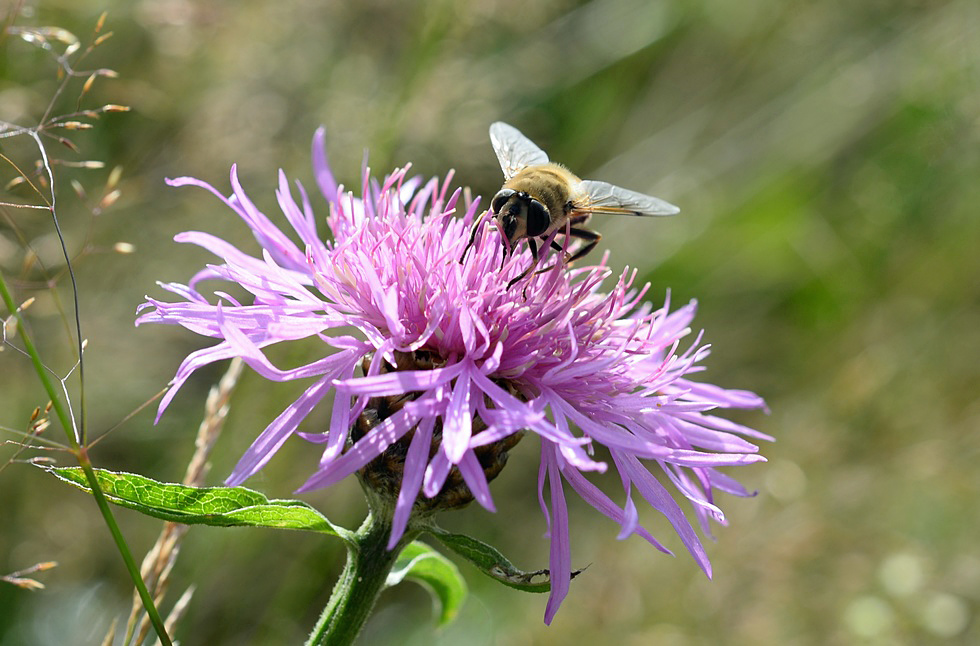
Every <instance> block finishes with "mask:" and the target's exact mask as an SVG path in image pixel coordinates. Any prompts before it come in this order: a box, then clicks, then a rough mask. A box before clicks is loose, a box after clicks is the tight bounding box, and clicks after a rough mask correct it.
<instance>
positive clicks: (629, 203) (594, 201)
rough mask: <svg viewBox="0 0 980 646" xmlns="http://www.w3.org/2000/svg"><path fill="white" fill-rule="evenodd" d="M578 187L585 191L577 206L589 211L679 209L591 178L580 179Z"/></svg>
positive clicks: (641, 212)
mask: <svg viewBox="0 0 980 646" xmlns="http://www.w3.org/2000/svg"><path fill="white" fill-rule="evenodd" d="M579 188H580V189H581V190H582V191H583V192H584V193H585V196H584V197H582V198H581V200H580V204H576V206H577V207H578V208H580V209H581V210H583V211H588V212H590V213H613V214H617V215H674V214H675V213H680V209H679V208H677V207H676V206H674V205H673V204H671V203H670V202H665V201H664V200H661V199H659V198H656V197H653V196H651V195H644V194H643V193H637V192H636V191H631V190H629V189H625V188H621V187H619V186H613V185H612V184H607V183H606V182H598V181H596V180H592V179H586V180H582V182H581V184H580V185H579Z"/></svg>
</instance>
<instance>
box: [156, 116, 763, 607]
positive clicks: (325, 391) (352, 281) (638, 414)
mask: <svg viewBox="0 0 980 646" xmlns="http://www.w3.org/2000/svg"><path fill="white" fill-rule="evenodd" d="M313 166H314V171H315V175H316V181H317V183H318V185H319V188H320V191H321V192H322V194H323V196H324V197H325V198H326V200H327V201H328V202H329V213H328V215H327V217H326V222H327V225H328V227H329V229H330V232H331V233H332V238H333V239H332V241H329V242H324V241H323V239H322V238H321V237H320V236H321V234H319V233H318V232H317V228H316V220H315V217H314V211H313V207H312V206H311V203H310V201H309V199H308V196H307V194H306V192H305V191H304V190H303V188H302V186H299V185H297V188H296V193H297V194H298V196H299V200H298V201H297V199H296V197H295V196H294V193H293V190H292V189H291V187H290V185H289V183H288V182H287V180H286V178H285V176H284V174H283V173H282V172H280V178H279V188H278V191H277V197H278V202H279V206H280V208H281V209H282V212H283V215H285V218H286V220H287V221H288V223H289V225H290V227H291V229H292V232H291V233H290V234H289V235H287V234H286V233H284V232H283V231H282V230H281V229H280V228H278V227H277V226H276V225H274V224H273V223H272V222H271V221H270V220H269V218H267V217H266V216H265V215H264V214H262V213H261V212H260V211H259V210H258V209H257V208H256V207H255V206H254V204H253V203H252V202H251V201H250V200H249V198H248V196H247V195H246V194H245V192H244V191H243V190H242V187H241V185H240V184H239V182H238V179H237V176H236V173H235V170H234V168H233V169H232V173H231V184H232V188H233V192H232V194H231V195H230V196H228V197H225V196H224V195H222V194H221V193H219V192H218V191H217V190H215V189H214V188H213V187H211V186H210V185H208V184H206V183H204V182H201V181H199V180H196V179H191V178H180V179H176V180H173V181H171V182H170V183H171V185H174V186H182V185H188V184H190V185H195V186H200V187H203V188H205V189H207V190H209V191H211V192H212V193H214V194H215V195H216V196H217V197H218V198H219V199H221V200H222V201H223V202H224V203H225V204H226V205H227V206H228V207H230V208H231V209H232V210H233V211H234V212H235V213H236V214H237V215H238V216H240V217H241V218H242V219H243V220H244V221H245V222H246V224H247V225H248V226H249V228H250V229H251V230H252V234H253V235H254V237H255V239H256V240H257V241H258V243H259V245H260V247H261V250H262V252H261V256H259V257H256V256H252V255H249V254H246V253H245V252H243V251H240V250H239V249H237V248H235V247H234V246H232V245H230V244H229V243H227V242H225V241H223V240H220V239H218V238H216V237H214V236H212V235H209V234H207V233H202V232H186V233H182V234H180V235H178V236H177V237H176V240H177V241H178V242H189V243H193V244H197V245H199V246H201V247H204V248H205V249H208V250H209V251H211V252H212V253H214V254H215V255H216V256H217V257H218V258H219V259H220V262H219V263H218V264H214V265H208V266H207V267H206V268H204V269H203V270H202V271H200V272H198V273H197V274H196V275H195V276H194V277H193V278H192V279H191V280H190V282H189V283H188V284H187V285H182V284H175V283H168V284H163V285H161V286H162V287H163V288H164V289H165V290H167V291H169V292H172V293H173V294H175V295H176V296H177V297H178V298H177V300H176V301H175V302H166V301H161V300H157V299H152V298H147V302H146V303H144V304H143V305H142V306H141V308H140V312H141V313H140V316H139V318H138V320H137V323H138V324H140V323H169V324H177V325H182V326H184V327H185V328H187V329H189V330H191V331H193V332H196V333H198V334H201V335H204V336H209V337H212V338H214V339H216V340H217V343H216V344H214V345H212V346H210V347H207V348H205V349H202V350H199V351H197V352H194V353H192V354H190V355H189V356H188V357H187V358H186V359H185V360H184V361H183V363H182V364H181V366H180V368H179V369H178V370H177V375H176V376H175V378H174V380H173V382H172V386H171V388H170V390H169V391H168V393H167V395H166V396H165V397H164V398H163V400H162V401H161V403H160V408H159V413H160V414H162V412H163V411H164V409H166V407H167V406H168V404H169V403H170V401H171V400H172V398H173V396H174V394H175V393H176V392H177V390H178V389H179V388H180V387H181V385H182V384H183V383H184V382H185V381H186V380H187V378H188V377H189V376H190V375H191V373H193V372H194V371H195V370H197V369H198V368H200V367H202V366H204V365H207V364H209V363H211V362H214V361H218V360H221V359H227V358H230V357H242V358H243V359H244V361H245V362H246V363H248V365H250V366H251V367H252V368H253V369H254V370H255V371H256V372H258V373H259V374H260V375H262V376H264V377H266V378H267V379H270V380H272V381H287V380H293V379H311V380H312V383H311V384H310V386H309V387H308V388H307V389H306V391H305V392H304V393H303V394H302V395H301V396H300V397H299V398H298V399H297V400H296V401H294V402H292V403H291V404H289V405H288V406H287V407H286V408H285V410H284V411H283V412H282V413H281V414H280V415H279V416H278V417H277V418H276V419H275V420H273V421H272V422H271V423H270V424H269V425H268V427H266V429H265V430H264V431H263V432H262V433H261V434H260V435H259V436H258V438H257V439H256V440H255V442H254V443H253V444H252V445H251V447H250V448H249V449H248V451H247V452H246V453H245V455H244V456H243V457H242V458H241V460H240V461H239V463H238V465H237V466H236V467H235V469H234V471H233V472H232V474H231V475H230V477H229V478H228V481H227V482H228V484H238V483H241V482H243V481H244V480H245V479H247V478H248V477H249V476H251V475H253V474H255V473H256V472H257V471H259V470H260V469H261V468H262V467H263V466H264V465H265V464H266V463H267V462H268V461H269V460H270V459H271V458H272V456H273V455H274V454H275V453H276V451H277V450H278V449H279V447H281V446H282V444H283V443H284V442H285V441H286V440H287V439H288V438H289V437H290V436H292V435H298V436H299V437H301V438H303V439H304V440H306V441H309V442H311V443H314V444H319V445H322V455H321V457H320V461H319V464H318V465H317V467H316V468H315V470H314V471H313V473H312V475H310V477H309V479H308V480H307V481H306V482H305V484H303V486H302V487H301V491H308V490H312V489H317V488H321V487H326V486H328V485H330V484H333V483H335V482H337V481H339V480H341V479H343V478H346V477H348V476H349V475H351V474H353V473H360V474H361V476H362V478H366V479H368V480H369V481H371V480H373V482H369V484H370V485H371V486H372V487H374V488H376V489H386V488H387V489H389V490H390V491H389V493H390V496H391V498H392V499H393V500H395V512H394V527H393V530H392V536H391V542H390V545H394V544H395V543H396V542H397V540H398V538H399V537H400V536H401V534H402V533H403V532H404V530H405V528H406V526H407V524H408V522H409V520H410V517H411V513H412V510H413V506H414V507H415V509H416V511H418V510H419V509H420V507H419V506H422V507H423V508H425V506H426V505H427V504H428V507H427V508H428V509H432V508H445V507H449V506H453V505H454V504H457V503H459V502H466V501H468V500H470V499H475V500H476V501H477V502H479V503H480V504H481V505H482V506H484V507H485V508H487V509H489V510H493V509H494V505H493V499H492V496H491V494H490V490H489V486H488V482H489V480H490V479H492V477H493V476H495V475H496V473H497V472H498V471H499V469H500V467H502V466H503V462H504V461H505V460H506V455H507V451H509V450H510V449H512V448H513V447H514V445H515V444H516V441H517V439H519V438H520V437H521V436H522V434H527V433H531V434H536V435H537V436H538V437H539V439H540V450H541V461H540V469H539V475H538V497H539V500H540V504H541V507H542V511H543V512H544V514H545V519H546V522H547V525H548V535H549V536H550V538H551V556H550V571H551V581H552V591H551V597H550V599H549V603H548V607H547V610H546V615H545V619H546V621H549V622H550V621H551V619H552V618H553V617H554V614H555V612H556V611H557V609H558V605H559V604H560V603H561V601H562V599H563V598H564V596H565V594H566V593H567V591H568V586H569V581H570V578H571V554H570V547H569V529H568V514H567V507H566V504H565V487H564V485H566V484H567V485H569V486H570V487H571V489H572V490H573V491H575V492H576V493H577V494H579V495H580V496H582V497H583V498H584V499H585V500H586V501H587V502H588V503H589V504H590V505H592V506H593V507H595V508H596V509H597V510H598V511H599V512H600V513H602V514H604V515H605V516H608V517H609V518H611V519H612V520H614V521H615V522H616V523H618V524H619V525H620V528H621V529H620V532H619V537H620V538H625V537H627V536H629V535H630V534H639V535H640V536H642V537H643V538H644V539H645V540H647V541H649V542H650V543H651V544H652V545H653V546H654V547H656V548H657V549H659V550H661V551H664V552H668V550H667V549H666V548H665V547H664V546H663V545H661V544H660V543H659V542H658V541H657V540H656V539H655V538H654V537H653V536H652V535H651V534H650V533H649V532H648V531H647V530H646V529H645V528H644V527H643V526H642V525H641V524H640V523H639V518H638V513H637V507H636V503H635V500H634V494H639V496H640V497H641V498H642V499H643V500H645V501H646V502H647V503H648V504H650V505H651V506H653V507H654V508H655V509H657V510H658V511H660V512H661V513H663V514H664V516H666V517H667V519H668V520H669V522H670V523H671V525H672V526H673V527H674V529H675V531H676V532H677V534H678V535H679V536H680V538H681V540H682V542H683V543H684V545H685V546H686V548H687V549H688V550H689V551H690V553H691V554H692V555H693V556H694V558H695V560H696V561H697V563H698V564H699V565H700V566H701V567H702V568H703V569H704V571H705V572H706V573H708V574H709V575H710V565H709V563H708V559H707V557H706V555H705V552H704V550H703V549H702V546H701V543H700V540H699V539H698V536H697V534H696V533H695V531H694V529H693V528H692V526H691V524H690V523H689V521H688V520H687V518H686V517H685V515H684V513H683V511H682V510H681V508H680V506H679V505H678V504H677V503H676V502H675V500H674V498H673V497H672V495H671V492H670V491H669V490H668V488H667V487H665V486H664V485H663V484H662V483H661V481H660V480H659V479H658V478H657V477H655V476H654V475H653V473H651V471H650V467H654V469H655V470H658V471H662V472H663V474H664V475H665V476H666V478H667V481H669V482H670V483H671V484H672V485H673V487H674V489H676V491H677V492H679V493H680V494H681V495H683V497H685V498H687V499H688V500H690V501H691V503H693V509H694V513H695V515H696V517H697V519H698V521H699V523H700V525H701V528H702V531H704V532H707V531H708V523H709V520H711V519H713V520H715V521H717V522H722V523H723V522H724V515H723V514H722V512H721V510H720V509H719V508H718V507H717V505H716V504H715V500H714V490H719V491H723V492H726V493H731V494H735V495H740V496H744V495H748V492H747V491H746V490H745V489H743V488H742V487H741V486H740V485H739V484H738V483H737V482H735V481H734V480H733V479H732V478H730V477H729V476H727V475H723V474H722V473H721V472H720V471H718V467H726V466H733V465H740V464H749V463H752V462H757V461H761V460H763V459H764V458H762V457H761V456H760V455H758V453H757V447H756V446H755V445H754V444H752V443H751V442H749V441H748V440H747V439H745V438H755V439H770V438H768V437H767V436H765V435H763V434H761V433H759V432H757V431H754V430H752V429H749V428H747V427H744V426H741V425H739V424H736V423H734V422H731V421H728V420H726V419H723V418H721V417H717V416H716V415H714V414H713V412H712V411H714V410H715V409H719V408H760V407H763V406H764V404H763V402H762V400H761V399H760V398H759V397H758V396H756V395H754V394H752V393H749V392H746V391H736V390H725V389H722V388H719V387H717V386H713V385H709V384H704V383H699V382H694V381H691V380H690V379H689V377H690V375H691V374H693V373H695V372H698V371H700V370H701V369H702V368H701V361H702V360H703V359H704V358H705V357H706V356H707V354H708V346H706V345H702V344H701V343H700V336H698V337H697V338H696V339H695V340H694V341H693V342H691V343H689V344H687V345H686V347H682V346H681V340H682V339H683V338H684V337H686V336H688V335H689V334H690V333H691V330H690V327H689V325H690V323H691V320H692V318H693V316H694V311H695V305H694V303H689V304H687V305H685V306H682V307H680V308H679V309H677V310H675V311H673V312H671V311H670V303H669V299H668V302H665V303H664V305H663V306H662V307H658V308H654V307H652V306H651V305H650V304H649V303H647V302H645V301H644V300H643V298H644V295H645V293H646V290H647V288H646V287H644V288H641V289H633V287H632V283H633V279H634V276H635V272H633V273H628V272H623V274H622V275H620V276H618V278H616V280H615V282H614V284H613V285H612V288H611V289H610V290H609V291H608V292H603V291H600V290H601V286H602V284H603V282H604V281H605V280H606V279H608V278H610V274H611V273H612V272H611V271H610V270H609V269H608V268H607V267H606V266H605V259H603V262H602V263H600V264H599V265H598V266H593V267H582V268H575V269H568V268H565V267H562V266H555V267H553V268H551V269H547V270H545V271H542V272H538V273H536V274H532V275H531V276H530V277H529V278H527V279H525V280H526V287H525V288H524V289H521V288H520V287H519V286H515V287H514V288H512V289H508V288H507V285H508V282H509V281H510V280H511V279H512V278H513V277H514V276H517V275H519V274H520V273H521V272H522V271H523V270H524V269H525V268H526V267H527V265H528V263H530V262H531V260H530V253H529V252H528V251H526V250H524V251H521V252H515V253H513V254H511V255H509V256H507V255H505V247H504V245H503V244H502V239H501V237H500V234H499V233H498V232H497V231H496V230H495V229H494V228H493V227H491V226H489V224H488V225H486V226H484V227H482V228H479V229H478V231H477V236H476V240H475V243H474V245H473V247H472V248H471V249H470V250H469V252H468V254H467V256H466V259H465V261H464V262H462V263H461V262H460V256H461V254H462V252H463V249H464V247H465V246H466V244H467V242H468V239H469V227H470V226H471V224H472V223H473V222H474V221H475V219H476V218H483V217H484V216H485V214H483V213H479V209H478V203H477V202H466V201H465V200H463V201H461V191H460V190H458V189H457V190H456V191H455V192H453V193H451V194H450V193H449V189H448V187H449V182H450V178H447V179H446V180H445V181H444V182H441V183H440V182H439V181H437V180H435V179H433V180H431V181H429V182H427V183H422V182H420V181H419V180H418V179H417V178H415V179H408V178H407V168H403V169H399V170H396V171H395V172H393V173H392V174H391V175H389V176H387V177H386V178H385V179H384V181H383V182H381V183H380V184H379V183H377V182H375V181H374V180H372V179H371V178H370V177H369V172H368V171H367V170H365V172H364V180H363V187H362V192H361V195H362V197H361V198H356V197H354V196H353V195H352V194H350V193H346V192H344V190H343V187H340V186H338V185H337V184H336V182H335V180H334V178H333V175H332V174H331V171H330V168H329V166H328V164H327V160H326V155H325V152H324V133H323V131H322V130H320V131H318V132H317V134H316V137H315V138H314V145H313ZM457 207H460V208H461V210H462V211H463V214H462V217H456V215H455V210H456V209H457ZM297 240H298V242H297ZM545 248H547V247H545ZM502 259H503V262H504V264H503V267H502V268H501V262H502ZM205 280H218V281H225V282H227V283H231V284H234V285H238V286H240V287H242V288H244V289H245V290H246V291H247V292H249V293H250V294H251V295H252V298H251V302H244V303H243V302H239V301H238V300H236V299H235V298H233V297H232V296H230V295H229V294H227V293H226V292H222V291H215V292H213V294H212V295H211V296H210V297H207V296H205V295H204V294H202V293H201V292H200V291H199V290H198V287H199V285H200V284H201V282H202V281H205ZM354 331H356V333H355V332H354ZM306 337H317V338H318V339H319V340H320V341H322V343H323V353H322V356H319V357H316V358H315V359H314V360H312V361H311V362H310V363H307V364H305V365H301V366H298V367H292V368H280V367H278V366H276V365H274V364H273V363H272V362H270V360H269V359H268V358H267V357H266V355H265V354H264V352H263V350H264V348H266V347H268V346H270V345H273V344H275V343H280V342H283V341H291V340H295V339H301V338H306ZM324 400H332V409H331V410H332V412H331V420H330V425H329V428H328V429H327V430H326V432H322V433H307V432H302V431H301V430H300V427H301V424H302V423H303V420H304V419H305V418H306V417H307V416H308V415H309V413H310V412H311V411H312V410H313V409H314V408H315V407H316V406H318V405H319V404H321V402H324ZM158 417H159V414H158ZM597 445H601V446H602V447H605V450H606V454H607V455H608V459H603V460H600V459H597V458H596V455H595V449H596V448H597ZM393 456H394V457H393ZM395 458H397V460H395ZM393 460H394V461H396V462H398V467H397V469H395V470H392V469H390V468H387V467H385V464H388V463H390V462H392V461H393ZM379 465H380V466H379ZM609 466H612V467H613V468H614V469H616V471H617V473H618V475H619V479H620V481H621V483H622V487H623V496H622V499H621V500H620V502H616V501H614V500H613V498H611V497H609V496H608V495H607V494H606V493H604V492H602V491H601V490H600V489H599V488H597V487H596V486H595V485H594V484H592V483H591V482H590V480H589V479H588V477H587V474H588V473H589V472H602V471H605V470H606V469H607V468H609ZM460 487H462V489H460ZM461 490H462V491H464V492H465V495H461V494H460V493H459V492H460V491H461ZM427 501H428V502H427ZM432 501H439V502H438V504H436V503H433V502H432Z"/></svg>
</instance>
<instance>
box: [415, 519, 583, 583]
mask: <svg viewBox="0 0 980 646" xmlns="http://www.w3.org/2000/svg"><path fill="white" fill-rule="evenodd" d="M426 529H427V531H429V532H431V533H432V535H433V536H435V537H436V538H438V539H439V541H440V542H441V543H442V544H443V545H445V546H446V547H448V548H449V549H451V550H452V551H454V552H456V553H457V554H459V555H460V556H462V557H463V558H464V559H466V560H467V561H469V562H470V563H472V564H473V565H475V566H476V567H477V568H478V569H479V570H480V571H481V572H483V573H484V574H486V575H487V576H488V577H490V578H492V579H494V580H496V581H499V582H500V583H503V584H504V585H506V586H509V587H511V588H516V589H517V590H523V591H524V592H548V591H549V590H551V577H550V576H549V573H548V570H535V571H534V572H524V571H523V570H519V569H517V568H516V567H514V564H513V563H511V562H510V561H509V560H508V559H507V557H505V556H504V555H503V554H501V553H500V551H499V550H497V548H495V547H493V546H491V545H487V544H486V543H484V542H482V541H478V540H477V539H475V538H473V537H471V536H466V535H464V534H453V533H451V532H447V531H446V530H444V529H440V528H438V527H427V528H426ZM579 572H581V570H579V571H576V572H573V573H572V577H575V576H576V575H577V574H578V573H579Z"/></svg>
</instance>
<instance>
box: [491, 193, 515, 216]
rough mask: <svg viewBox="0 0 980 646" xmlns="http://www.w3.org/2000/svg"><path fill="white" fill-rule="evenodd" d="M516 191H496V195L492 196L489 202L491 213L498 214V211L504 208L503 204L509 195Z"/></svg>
mask: <svg viewBox="0 0 980 646" xmlns="http://www.w3.org/2000/svg"><path fill="white" fill-rule="evenodd" d="M516 192H517V191H515V190H513V189H510V188H502V189H500V190H499V191H497V194H496V195H494V196H493V200H492V201H491V202H490V208H491V209H492V210H493V212H494V213H495V214H496V213H500V209H502V208H504V204H505V203H506V202H507V200H509V199H510V197H511V195H513V194H514V193H516Z"/></svg>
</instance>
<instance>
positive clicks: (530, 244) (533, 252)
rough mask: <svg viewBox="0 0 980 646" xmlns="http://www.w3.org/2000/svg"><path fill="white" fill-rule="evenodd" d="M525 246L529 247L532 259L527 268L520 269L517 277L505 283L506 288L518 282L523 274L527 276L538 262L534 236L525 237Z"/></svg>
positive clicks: (536, 243)
mask: <svg viewBox="0 0 980 646" xmlns="http://www.w3.org/2000/svg"><path fill="white" fill-rule="evenodd" d="M527 246H528V247H530V248H531V258H533V260H532V261H531V266H530V267H528V268H527V269H525V270H524V271H522V272H521V275H520V276H518V277H517V278H514V279H513V280H511V281H510V282H509V283H507V289H510V288H511V287H513V286H514V283H516V282H518V281H519V280H520V279H522V278H524V277H525V276H527V275H528V274H530V273H531V270H532V269H534V268H535V267H536V266H537V264H538V242H537V240H535V239H534V238H528V239H527Z"/></svg>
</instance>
